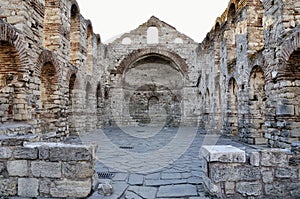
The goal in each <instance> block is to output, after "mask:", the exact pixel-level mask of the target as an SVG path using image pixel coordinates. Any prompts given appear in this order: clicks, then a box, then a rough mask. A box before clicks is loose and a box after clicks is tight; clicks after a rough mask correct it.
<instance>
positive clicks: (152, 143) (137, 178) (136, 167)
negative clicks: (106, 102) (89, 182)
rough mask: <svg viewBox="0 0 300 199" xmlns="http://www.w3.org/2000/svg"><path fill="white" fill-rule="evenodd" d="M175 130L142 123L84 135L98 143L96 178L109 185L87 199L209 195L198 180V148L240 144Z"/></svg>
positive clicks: (192, 198) (189, 198) (194, 198)
mask: <svg viewBox="0 0 300 199" xmlns="http://www.w3.org/2000/svg"><path fill="white" fill-rule="evenodd" d="M156 131H157V132H156ZM178 131H179V130H178V129H176V128H164V129H163V130H161V131H159V130H158V129H155V128H147V127H138V128H126V129H119V128H109V129H103V130H98V131H96V132H92V133H88V134H87V135H85V136H83V139H82V140H83V142H95V143H97V144H98V145H99V148H98V157H99V160H98V162H97V165H96V170H97V172H98V173H100V174H101V176H102V179H100V182H107V181H111V183H112V186H113V189H114V193H113V195H111V196H103V195H101V194H99V193H97V192H95V193H94V194H93V195H92V196H91V197H90V199H96V198H107V199H118V198H120V199H143V198H146V199H154V198H169V199H170V198H182V199H183V198H184V199H207V198H210V197H209V196H207V195H206V194H205V192H204V187H203V184H202V183H203V181H202V172H201V164H202V160H201V159H200V157H199V152H200V148H201V146H202V145H211V144H213V145H214V144H218V145H221V144H222V145H224V144H225V145H227V144H230V145H233V146H236V147H239V148H243V149H245V145H242V144H240V143H238V142H234V141H231V140H230V139H227V138H219V136H216V135H207V134H205V131H204V130H199V129H193V128H184V129H182V130H181V131H182V132H178ZM134 133H136V134H134ZM181 134H182V135H183V136H182V135H181ZM174 140H175V143H173V144H172V142H173V141H174ZM98 142H99V143H98ZM168 146H170V147H168ZM164 148H166V149H164ZM180 148H182V149H183V150H180ZM168 150H169V151H168ZM156 152H158V154H161V155H160V157H157V156H156ZM176 155H177V156H176ZM153 165H154V166H153ZM143 169H144V170H143ZM104 178H105V179H104ZM107 178H110V179H107Z"/></svg>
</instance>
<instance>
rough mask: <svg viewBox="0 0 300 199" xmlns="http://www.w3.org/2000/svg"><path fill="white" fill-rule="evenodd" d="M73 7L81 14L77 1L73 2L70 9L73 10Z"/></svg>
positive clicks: (73, 0)
mask: <svg viewBox="0 0 300 199" xmlns="http://www.w3.org/2000/svg"><path fill="white" fill-rule="evenodd" d="M72 6H76V8H77V11H78V13H80V7H79V5H78V3H77V1H76V0H71V7H70V8H72Z"/></svg>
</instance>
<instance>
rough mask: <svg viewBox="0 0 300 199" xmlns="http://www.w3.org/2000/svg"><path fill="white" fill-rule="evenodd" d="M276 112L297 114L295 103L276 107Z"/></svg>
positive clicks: (279, 113) (278, 113) (281, 114)
mask: <svg viewBox="0 0 300 199" xmlns="http://www.w3.org/2000/svg"><path fill="white" fill-rule="evenodd" d="M276 114H277V115H280V116H283V115H295V107H294V106H293V105H281V106H278V107H277V108H276Z"/></svg>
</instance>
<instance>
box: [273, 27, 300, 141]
mask: <svg viewBox="0 0 300 199" xmlns="http://www.w3.org/2000/svg"><path fill="white" fill-rule="evenodd" d="M277 57H278V65H277V66H276V67H275V68H274V69H273V71H272V73H271V74H272V81H273V82H274V83H275V84H276V86H277V87H278V89H277V90H276V96H278V97H277V98H276V99H277V104H276V106H275V107H274V108H275V115H274V118H275V119H276V121H277V130H278V133H277V134H276V135H275V134H271V136H272V137H271V140H269V143H270V144H271V145H272V146H274V147H286V146H288V145H289V144H291V142H292V141H296V140H300V133H299V132H300V129H299V126H300V119H299V118H300V110H299V102H300V97H299V96H300V95H299V93H300V86H299V84H298V83H297V82H299V81H300V31H299V30H298V31H296V32H294V33H293V34H291V35H290V36H288V37H287V38H286V39H285V41H284V42H283V43H282V45H281V47H280V51H279V52H278V53H277Z"/></svg>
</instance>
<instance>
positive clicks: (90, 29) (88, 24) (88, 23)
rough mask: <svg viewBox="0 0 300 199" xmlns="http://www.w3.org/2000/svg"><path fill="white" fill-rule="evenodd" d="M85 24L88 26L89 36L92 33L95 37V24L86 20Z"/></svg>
mask: <svg viewBox="0 0 300 199" xmlns="http://www.w3.org/2000/svg"><path fill="white" fill-rule="evenodd" d="M85 24H86V29H87V34H88V33H90V34H91V35H93V32H94V31H93V24H92V22H91V20H89V19H88V20H86V21H85Z"/></svg>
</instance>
